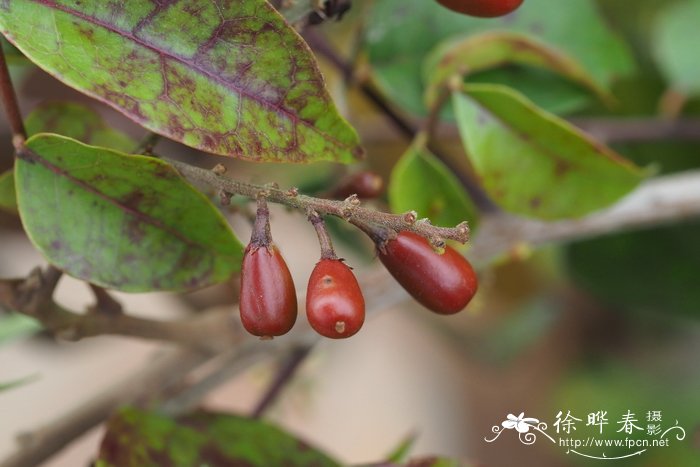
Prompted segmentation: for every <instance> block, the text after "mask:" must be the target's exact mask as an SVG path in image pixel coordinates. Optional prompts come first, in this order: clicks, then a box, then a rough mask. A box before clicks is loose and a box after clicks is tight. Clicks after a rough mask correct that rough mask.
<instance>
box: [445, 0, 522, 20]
mask: <svg viewBox="0 0 700 467" xmlns="http://www.w3.org/2000/svg"><path fill="white" fill-rule="evenodd" d="M437 2H438V3H439V4H440V5H442V6H444V7H446V8H449V9H450V10H452V11H456V12H457V13H462V14H465V15H469V16H478V17H480V18H493V17H496V16H503V15H507V14H508V13H510V12H512V11H514V10H516V9H517V8H518V7H519V6H520V5H521V4H522V3H523V0H437Z"/></svg>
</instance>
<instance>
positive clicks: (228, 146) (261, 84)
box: [0, 0, 362, 162]
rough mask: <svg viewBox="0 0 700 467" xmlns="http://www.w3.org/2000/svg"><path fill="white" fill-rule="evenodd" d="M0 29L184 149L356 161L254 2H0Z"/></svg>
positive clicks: (302, 48) (63, 75)
mask: <svg viewBox="0 0 700 467" xmlns="http://www.w3.org/2000/svg"><path fill="white" fill-rule="evenodd" d="M0 30H1V31H2V33H3V34H4V35H5V36H6V37H7V38H8V39H9V40H10V41H11V42H12V43H13V44H14V45H16V46H17V47H18V48H19V49H20V50H21V51H22V52H23V53H24V54H25V55H26V56H27V57H29V58H30V59H31V60H32V61H34V62H35V63H37V64H38V65H39V66H40V67H42V68H43V69H44V70H46V71H47V72H49V73H51V74H52V75H54V76H55V77H57V78H58V79H60V80H61V81H63V82H65V83H66V84H68V85H70V86H73V87H75V88H76V89H78V90H80V91H82V92H84V93H86V94H88V95H91V96H93V97H95V98H97V99H99V100H102V101H104V102H106V103H108V104H110V105H112V106H113V107H115V108H116V109H118V110H120V111H122V112H124V113H125V114H126V115H127V116H129V117H130V118H132V119H133V120H135V121H136V122H138V123H140V124H141V125H143V126H144V127H146V128H148V129H149V130H152V131H154V132H156V133H160V134H162V135H165V136H167V137H169V138H172V139H174V140H177V141H180V142H182V143H184V144H187V145H189V146H192V147H195V148H198V149H202V150H205V151H209V152H212V153H216V154H222V155H230V156H234V157H239V158H243V159H248V160H255V161H289V162H310V161H317V160H335V161H341V162H351V161H353V160H354V159H355V158H356V157H358V156H359V155H361V153H362V150H361V148H360V147H359V146H358V137H357V134H356V133H355V131H354V130H353V129H352V128H351V127H350V126H349V125H348V123H347V122H346V121H345V120H344V119H343V118H342V117H341V116H340V115H339V114H338V111H337V109H336V108H335V106H334V104H333V103H332V101H331V99H330V96H329V95H328V92H327V91H326V89H325V85H324V82H323V78H322V76H321V74H320V72H319V71H318V69H317V67H316V62H315V59H314V57H313V55H312V53H311V52H310V50H309V49H308V47H307V46H306V44H305V43H304V42H303V41H302V40H301V38H300V37H299V36H298V35H297V33H296V32H295V31H294V30H293V29H292V28H290V27H289V26H288V25H287V24H286V23H285V22H284V20H283V19H282V17H281V16H280V15H279V13H277V12H276V11H275V10H274V9H273V8H272V7H271V6H270V5H269V4H268V3H267V2H266V1H264V0H243V1H235V2H232V1H226V2H219V1H210V0H174V1H164V2H152V1H149V2H146V1H141V0H126V1H119V2H117V1H109V2H85V1H77V0H59V1H49V0H6V1H3V2H1V3H0ZM37 31H41V33H40V34H39V33H37Z"/></svg>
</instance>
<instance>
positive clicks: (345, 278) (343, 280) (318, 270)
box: [306, 259, 365, 339]
mask: <svg viewBox="0 0 700 467" xmlns="http://www.w3.org/2000/svg"><path fill="white" fill-rule="evenodd" d="M306 316H307V318H308V319H309V324H310V325H311V327H312V328H314V329H315V330H316V332H318V333H319V334H321V335H322V336H325V337H330V338H332V339H342V338H345V337H350V336H352V335H353V334H355V333H356V332H357V331H359V330H360V328H361V327H362V324H363V323H364V322H365V299H364V297H363V296H362V291H361V290H360V285H359V284H358V283H357V279H355V275H354V274H353V273H352V271H351V270H350V268H349V267H348V266H347V265H346V264H345V263H343V262H342V261H341V260H339V259H321V261H319V262H318V263H317V264H316V267H315V268H314V270H313V272H312V273H311V277H310V278H309V286H308V289H307V291H306Z"/></svg>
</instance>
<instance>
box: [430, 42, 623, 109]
mask: <svg viewBox="0 0 700 467" xmlns="http://www.w3.org/2000/svg"><path fill="white" fill-rule="evenodd" d="M512 64H517V65H525V66H530V67H535V68H542V69H545V70H549V71H551V72H554V73H557V74H559V75H561V76H562V77H564V78H567V79H569V80H571V81H572V82H574V83H577V84H578V85H580V86H581V87H583V88H586V89H588V90H589V91H590V92H592V93H593V94H596V95H597V96H598V97H599V98H601V99H602V100H604V101H606V102H610V100H611V99H612V96H611V95H610V93H609V92H608V91H607V90H605V89H603V88H602V87H601V86H600V85H598V83H596V82H595V80H594V79H593V77H592V76H590V74H589V73H588V71H586V69H585V68H583V66H582V65H581V64H580V63H579V62H578V61H577V60H575V59H574V58H572V57H571V56H569V55H567V54H566V53H563V52H561V51H559V50H557V49H555V48H553V47H550V46H548V45H547V44H544V43H541V42H539V41H538V40H536V39H534V38H533V37H530V36H528V35H524V34H520V33H512V32H503V31H496V32H487V33H483V34H477V35H472V36H467V37H465V38H461V39H458V40H448V41H447V42H445V43H442V44H440V45H438V47H437V48H436V49H435V50H434V51H433V52H432V53H431V54H430V55H429V56H428V58H427V59H426V61H425V68H424V70H425V71H424V75H425V77H426V78H425V82H426V85H427V89H426V91H425V102H426V106H427V107H428V108H430V107H432V106H433V105H434V104H435V101H436V100H437V98H438V94H439V92H440V89H441V88H443V87H444V86H445V85H446V84H447V82H448V80H450V79H451V78H452V77H453V76H455V75H456V76H460V77H462V78H464V77H466V76H467V75H471V74H474V73H478V72H480V71H485V70H489V69H493V68H498V67H501V66H504V65H512Z"/></svg>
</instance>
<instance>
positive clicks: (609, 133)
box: [571, 118, 700, 143]
mask: <svg viewBox="0 0 700 467" xmlns="http://www.w3.org/2000/svg"><path fill="white" fill-rule="evenodd" d="M571 123H573V124H574V125H576V126H577V127H579V128H581V129H582V130H583V131H585V132H587V133H589V134H591V135H592V136H594V137H595V138H597V139H599V140H601V141H604V142H606V143H622V142H635V143H643V142H650V141H663V140H666V141H671V140H673V141H698V140H700V118H685V119H681V118H679V119H674V120H669V119H663V118H574V119H572V120H571Z"/></svg>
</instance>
